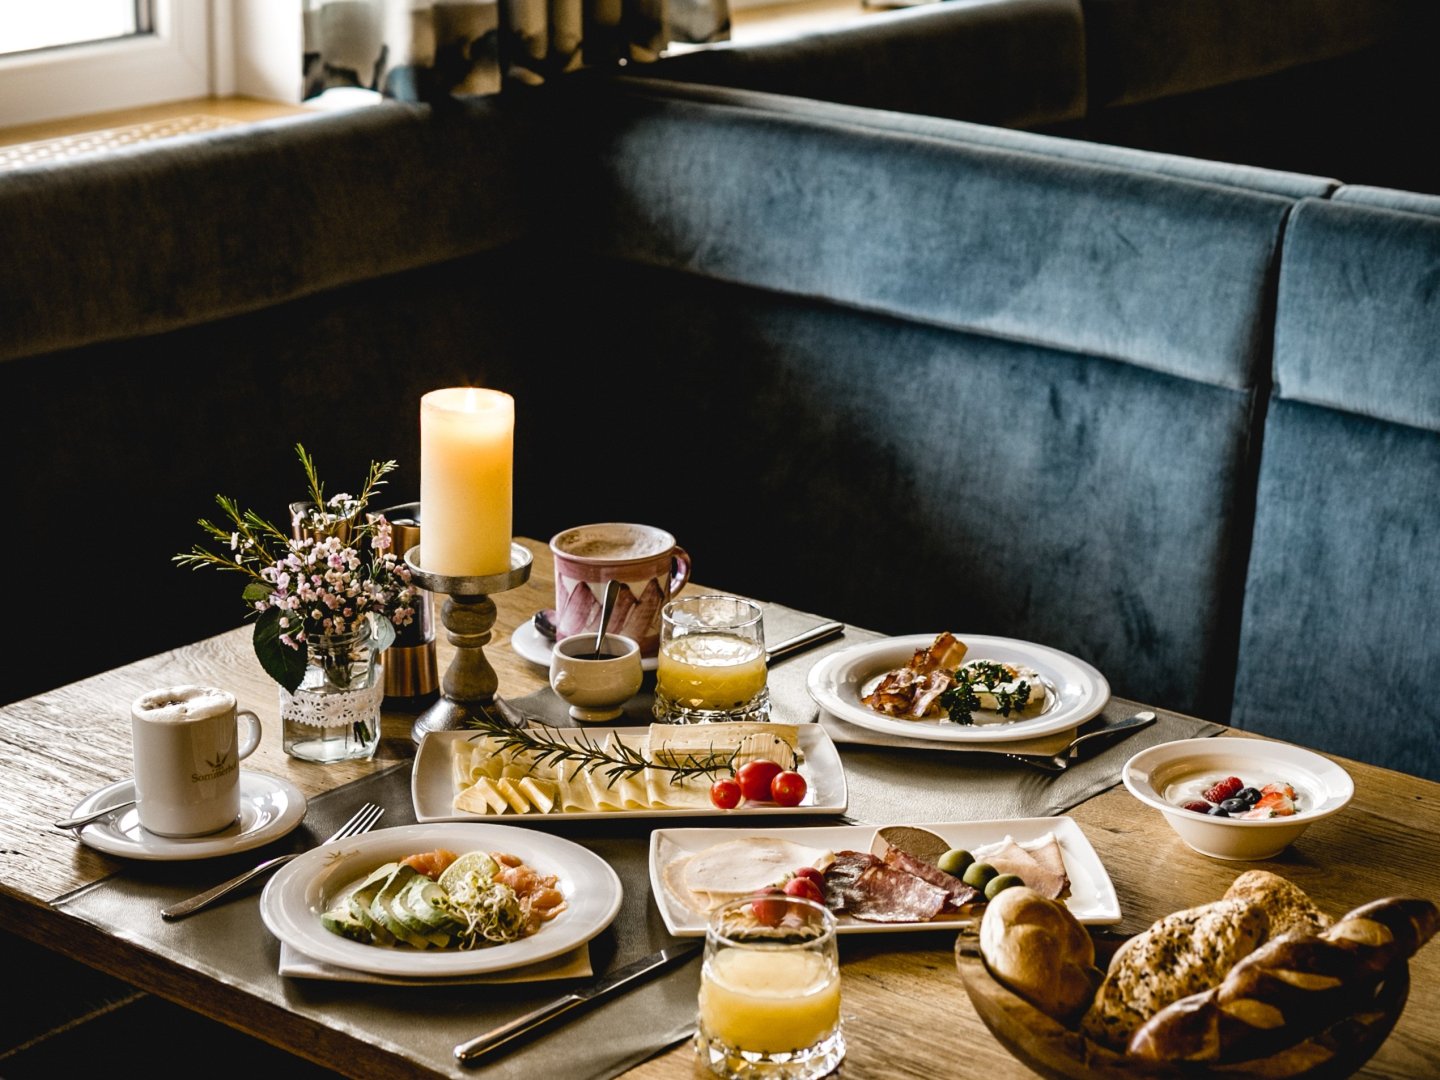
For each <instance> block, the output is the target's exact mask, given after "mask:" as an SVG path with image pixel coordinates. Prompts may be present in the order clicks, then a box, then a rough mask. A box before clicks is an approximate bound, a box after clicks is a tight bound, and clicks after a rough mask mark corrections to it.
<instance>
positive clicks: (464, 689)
mask: <svg viewBox="0 0 1440 1080" xmlns="http://www.w3.org/2000/svg"><path fill="white" fill-rule="evenodd" d="M534 558H535V557H534V556H533V555H531V554H530V549H529V548H527V547H525V545H523V544H516V543H514V542H512V543H511V544H510V569H509V570H506V571H504V572H502V573H499V574H477V575H469V574H466V575H450V574H432V573H431V572H430V571H428V570H426V569H425V568H424V567H422V566H421V565H420V563H419V559H420V545H419V544H417V545H415V546H414V547H412V548H411V549H410V550H409V551H407V552H405V565H406V566H408V567H409V568H410V574H411V576H412V578H413V579H414V581H415V583H416V584H417V585H419V586H420V587H421V588H422V589H426V590H428V591H429V592H432V593H443V594H444V595H445V602H444V603H443V604H442V605H441V606H440V625H441V626H443V627H445V634H446V639H447V640H448V641H449V642H450V644H451V645H454V646H455V656H454V658H453V659H452V660H451V661H450V666H449V667H448V668H447V669H446V671H445V674H444V675H443V676H442V677H441V679H440V697H439V699H438V700H436V702H435V703H434V704H433V705H431V706H430V707H429V708H427V709H426V710H425V711H424V712H422V713H421V714H420V715H419V716H417V717H416V718H415V722H414V723H413V724H412V725H411V726H410V738H411V739H412V740H413V741H414V742H416V743H419V742H420V740H421V739H423V738H424V737H425V733H426V732H428V731H457V730H461V729H463V728H466V727H467V726H468V725H467V723H466V721H467V720H468V719H469V718H470V717H471V716H472V715H473V714H475V713H477V712H479V713H484V714H486V715H487V716H490V717H492V718H496V717H498V718H500V719H502V720H504V716H503V715H502V714H501V713H500V711H499V710H498V709H497V708H496V706H495V691H496V690H497V689H498V688H499V685H500V679H499V676H497V675H496V674H495V669H494V668H493V667H491V666H490V661H489V660H488V659H486V657H485V646H486V644H488V643H489V641H490V630H491V628H492V627H494V625H495V601H494V600H492V599H490V597H491V596H492V595H494V594H495V593H500V592H506V591H508V590H510V589H514V588H518V587H519V586H521V585H524V584H525V582H527V581H529V580H530V566H531V563H532V562H534ZM506 722H508V721H506Z"/></svg>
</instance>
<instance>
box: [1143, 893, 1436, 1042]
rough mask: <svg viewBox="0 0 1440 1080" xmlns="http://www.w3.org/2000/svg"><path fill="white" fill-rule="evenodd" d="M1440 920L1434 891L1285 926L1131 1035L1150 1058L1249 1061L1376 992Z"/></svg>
mask: <svg viewBox="0 0 1440 1080" xmlns="http://www.w3.org/2000/svg"><path fill="white" fill-rule="evenodd" d="M1437 928H1440V908H1437V907H1436V905H1435V904H1433V903H1431V902H1430V901H1429V900H1419V899H1412V898H1408V897H1390V898H1387V899H1384V900H1376V901H1374V902H1373V903H1370V904H1366V905H1364V906H1363V907H1359V908H1356V909H1355V910H1354V911H1351V912H1350V913H1349V914H1347V915H1345V916H1344V917H1343V918H1341V919H1340V920H1339V921H1337V922H1336V923H1334V924H1333V925H1332V926H1330V927H1328V928H1327V929H1325V930H1322V931H1320V932H1318V933H1311V932H1306V931H1303V930H1297V931H1294V932H1291V933H1287V934H1282V935H1281V936H1279V937H1276V938H1273V939H1271V940H1270V941H1268V942H1266V943H1265V944H1264V945H1262V946H1261V947H1260V948H1258V949H1256V950H1255V951H1254V952H1252V953H1250V954H1249V955H1248V956H1247V957H1245V958H1244V959H1243V960H1241V961H1240V962H1239V963H1237V964H1236V965H1235V966H1234V967H1233V968H1231V969H1230V971H1229V973H1228V974H1227V975H1226V976H1225V978H1224V979H1223V980H1222V981H1221V982H1220V984H1219V985H1218V986H1215V987H1213V988H1212V989H1209V990H1206V991H1203V992H1201V993H1197V994H1192V995H1190V996H1188V997H1185V998H1181V999H1180V1000H1178V1001H1175V1002H1172V1003H1171V1004H1170V1005H1167V1006H1166V1007H1165V1008H1163V1009H1161V1010H1160V1011H1159V1012H1157V1013H1156V1014H1155V1015H1154V1016H1152V1017H1150V1019H1149V1020H1147V1021H1146V1022H1145V1023H1144V1024H1142V1025H1141V1026H1140V1027H1139V1028H1138V1029H1137V1030H1136V1031H1135V1032H1134V1034H1133V1035H1132V1036H1131V1038H1130V1043H1129V1048H1128V1049H1129V1052H1130V1053H1131V1054H1132V1055H1134V1056H1136V1057H1139V1058H1143V1059H1146V1060H1150V1061H1209V1062H1236V1061H1248V1060H1250V1059H1252V1058H1257V1057H1263V1056H1266V1055H1269V1054H1273V1053H1276V1052H1277V1051H1279V1050H1283V1049H1285V1048H1286V1047H1289V1046H1293V1045H1295V1044H1296V1043H1298V1042H1300V1041H1302V1040H1304V1039H1307V1038H1309V1037H1310V1036H1311V1035H1314V1034H1316V1033H1317V1032H1319V1031H1321V1030H1323V1029H1324V1028H1326V1027H1328V1026H1329V1025H1330V1024H1332V1023H1334V1022H1335V1021H1337V1020H1339V1019H1341V1018H1343V1017H1345V1016H1347V1015H1349V1014H1350V1013H1351V1012H1352V1011H1354V1010H1355V1009H1356V1008H1357V1007H1358V1006H1360V1005H1363V1003H1364V1002H1365V1001H1366V1000H1367V998H1369V997H1370V996H1371V994H1372V993H1373V990H1374V988H1375V986H1376V985H1377V984H1378V983H1379V981H1380V980H1381V979H1382V977H1383V976H1384V974H1385V972H1386V971H1387V970H1389V969H1390V967H1391V965H1392V964H1395V963H1397V962H1400V963H1403V962H1404V961H1406V960H1407V959H1408V958H1409V957H1410V956H1412V955H1413V954H1414V953H1415V952H1417V951H1418V950H1419V949H1420V947H1421V946H1423V945H1424V944H1425V943H1426V942H1427V941H1429V940H1430V938H1431V937H1432V936H1433V935H1434V934H1435V932H1436V930H1437Z"/></svg>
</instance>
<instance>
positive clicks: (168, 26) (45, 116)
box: [0, 0, 228, 127]
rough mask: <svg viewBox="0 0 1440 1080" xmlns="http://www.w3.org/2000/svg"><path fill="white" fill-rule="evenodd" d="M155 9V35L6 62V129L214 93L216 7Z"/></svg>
mask: <svg viewBox="0 0 1440 1080" xmlns="http://www.w3.org/2000/svg"><path fill="white" fill-rule="evenodd" d="M220 2H221V4H222V5H225V0H220ZM151 5H152V13H153V18H154V30H153V32H151V33H146V34H140V35H136V36H134V37H127V38H121V39H118V40H113V41H100V42H85V43H83V44H77V45H72V46H58V47H56V48H52V49H41V50H36V51H34V52H26V53H16V54H14V55H11V56H0V127H10V126H19V125H24V124H40V123H46V122H50V121H56V120H64V119H68V118H70V117H75V116H82V115H86V114H91V113H105V112H113V111H115V110H117V109H130V108H138V107H141V106H146V105H157V104H160V103H162V102H168V101H184V100H186V99H189V98H203V97H208V96H210V95H211V94H212V93H214V92H215V79H214V70H215V65H213V64H212V50H211V25H212V20H213V17H214V15H215V13H214V12H212V10H211V8H212V3H211V0H151ZM221 21H222V22H225V21H228V20H226V19H224V18H223V16H222V18H221Z"/></svg>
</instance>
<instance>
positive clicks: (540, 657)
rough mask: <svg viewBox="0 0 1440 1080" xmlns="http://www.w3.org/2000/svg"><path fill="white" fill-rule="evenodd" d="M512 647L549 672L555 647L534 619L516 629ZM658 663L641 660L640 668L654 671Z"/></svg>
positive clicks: (646, 659)
mask: <svg viewBox="0 0 1440 1080" xmlns="http://www.w3.org/2000/svg"><path fill="white" fill-rule="evenodd" d="M510 647H511V648H512V649H514V650H515V651H516V652H517V653H519V654H520V655H521V656H523V657H524V658H525V659H526V660H529V661H530V662H531V663H532V664H539V665H540V666H541V667H543V668H545V669H546V670H549V667H550V653H551V652H552V651H554V648H555V646H554V645H552V644H551V643H550V639H549V638H547V637H546V636H545V635H544V634H542V633H540V631H539V630H537V629H535V620H534V619H526V620H525V621H524V622H523V623H521V624H520V625H519V626H517V627H516V628H515V633H513V634H511V635H510ZM658 663H659V660H658V659H657V658H655V657H653V656H645V657H641V659H640V667H641V669H642V670H644V671H654V670H655V666H656V665H657V664H658Z"/></svg>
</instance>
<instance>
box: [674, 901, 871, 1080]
mask: <svg viewBox="0 0 1440 1080" xmlns="http://www.w3.org/2000/svg"><path fill="white" fill-rule="evenodd" d="M699 1005H700V1008H699V1018H698V1019H699V1022H698V1025H697V1028H696V1032H695V1050H696V1053H697V1055H698V1056H699V1059H700V1062H701V1063H702V1064H703V1065H705V1066H707V1067H708V1068H709V1069H710V1071H711V1072H712V1073H714V1074H715V1075H717V1076H722V1077H727V1078H729V1080H760V1078H774V1080H811V1078H813V1077H821V1076H826V1075H829V1074H830V1073H832V1072H834V1071H835V1070H836V1069H837V1068H838V1067H839V1065H840V1063H841V1061H842V1060H843V1059H844V1057H845V1035H844V1032H843V1031H842V1030H841V1023H840V961H839V957H838V955H837V950H836V947H835V916H834V915H833V914H831V912H830V911H829V910H828V909H827V908H826V907H825V906H824V905H823V904H817V903H815V902H814V901H813V900H805V899H802V898H800V897H794V896H785V895H783V894H780V895H776V896H766V897H764V898H759V899H757V898H755V897H746V898H743V899H739V900H732V901H730V902H729V903H727V904H725V905H723V906H722V907H720V908H717V909H716V910H715V912H714V913H713V914H712V915H711V916H710V920H709V923H708V925H707V927H706V931H705V956H704V962H703V964H702V966H701V969H700V1000H699Z"/></svg>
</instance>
